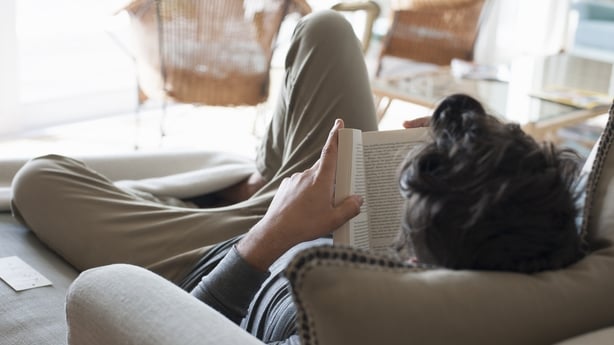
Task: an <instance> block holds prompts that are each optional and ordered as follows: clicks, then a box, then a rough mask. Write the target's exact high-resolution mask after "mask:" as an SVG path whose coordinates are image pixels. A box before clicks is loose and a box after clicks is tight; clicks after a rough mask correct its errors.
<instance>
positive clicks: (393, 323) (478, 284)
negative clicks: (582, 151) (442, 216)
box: [287, 111, 614, 345]
mask: <svg viewBox="0 0 614 345" xmlns="http://www.w3.org/2000/svg"><path fill="white" fill-rule="evenodd" d="M613 133H614V124H613V123H612V111H611V112H610V121H608V124H607V126H606V129H605V132H604V133H603V135H602V137H601V139H600V141H599V143H598V144H597V145H596V148H595V150H594V153H593V154H592V158H591V159H594V160H593V161H590V162H588V166H589V167H591V168H592V169H590V175H589V178H588V187H587V193H586V207H585V213H584V215H585V217H584V222H583V224H584V225H583V228H584V229H586V230H587V231H588V234H589V235H588V236H587V239H588V240H590V241H594V242H597V239H603V238H605V239H606V240H607V241H601V243H602V245H601V246H600V247H599V249H597V250H595V251H594V252H592V253H591V254H590V255H588V256H587V257H585V258H584V259H582V260H581V261H579V262H577V263H576V264H574V265H572V266H570V267H567V268H565V269H562V270H557V271H547V272H541V273H538V274H532V275H528V274H517V273H508V272H486V271H470V270H457V271H453V270H447V269H433V270H420V269H416V268H411V267H409V266H407V265H404V264H403V263H400V262H398V261H395V260H394V259H389V258H385V257H380V256H377V255H374V254H372V253H369V252H364V251H359V250H356V249H351V248H339V247H330V246H328V247H316V248H312V249H308V250H306V251H304V252H302V253H301V254H299V255H298V256H297V257H296V258H295V259H294V261H293V262H292V263H291V265H290V266H289V267H288V270H287V276H288V278H289V280H290V282H291V285H292V289H293V294H294V298H295V301H296V303H297V308H298V325H297V327H298V331H299V334H300V336H301V339H302V344H303V345H309V344H319V345H326V344H353V345H360V344H388V345H390V344H451V343H452V344H472V345H473V344H495V343H496V344H510V345H512V344H514V345H516V344H552V343H555V342H558V341H561V340H564V339H567V338H570V337H573V336H576V335H579V334H583V333H586V332H590V331H593V330H596V329H600V328H603V327H607V326H612V325H614V298H612V297H611V295H612V292H613V291H614V247H612V245H611V240H612V239H613V237H614V230H612V226H611V225H612V224H611V223H612V222H614V215H612V213H613V212H612V211H611V210H614V152H612V151H613V150H610V146H611V143H612V140H613ZM603 243H605V244H603Z"/></svg>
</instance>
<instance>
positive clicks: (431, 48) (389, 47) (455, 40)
mask: <svg viewBox="0 0 614 345" xmlns="http://www.w3.org/2000/svg"><path fill="white" fill-rule="evenodd" d="M485 4H486V0H413V1H410V2H409V3H408V4H405V5H403V4H398V5H397V6H398V7H399V8H397V9H393V11H392V23H391V26H390V28H389V30H388V32H387V34H386V37H385V38H384V41H383V42H382V48H381V52H380V57H379V62H380V63H379V66H378V71H377V74H378V75H379V74H380V73H382V72H383V71H382V66H381V65H382V60H383V59H384V58H385V57H386V56H394V57H398V58H402V59H409V60H413V61H418V62H427V63H433V64H437V65H449V64H450V61H451V60H452V59H453V58H459V59H464V60H472V59H473V48H474V45H475V42H476V39H477V37H478V33H479V27H480V24H481V21H482V18H483V17H484V12H485V9H486V6H485Z"/></svg>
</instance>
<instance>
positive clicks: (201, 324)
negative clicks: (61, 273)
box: [66, 264, 262, 345]
mask: <svg viewBox="0 0 614 345" xmlns="http://www.w3.org/2000/svg"><path fill="white" fill-rule="evenodd" d="M66 314H67V315H66V317H67V323H68V344H74V345H77V344H79V345H80V344H88V345H97V344H100V345H108V344H148V345H162V344H165V345H168V344H182V345H189V344H199V345H203V344H205V345H206V344H216V345H218V344H224V345H225V344H242V345H243V344H244V345H251V344H253V345H256V344H257V345H262V342H260V341H259V340H258V339H256V338H255V337H253V336H252V335H250V334H248V333H247V332H245V331H244V330H242V329H241V328H240V327H239V326H237V325H236V324H234V323H232V322H231V321H229V320H228V319H226V318H225V317H224V316H223V315H221V314H220V313H218V312H217V311H215V310H213V309H212V308H210V307H209V306H207V305H205V304H204V303H202V302H200V301H198V300H197V299H196V298H193V297H192V296H190V295H189V294H188V293H186V292H185V291H183V290H181V289H180V288H179V287H177V286H175V285H174V284H172V283H170V282H169V281H167V280H165V279H164V278H162V277H160V276H158V275H156V274H154V273H152V272H150V271H148V270H146V269H143V268H140V267H136V266H131V265H124V264H118V265H109V266H104V267H100V268H95V269H91V270H88V271H85V272H84V273H82V274H81V275H80V276H79V277H78V278H77V279H76V280H75V282H74V283H73V284H72V285H71V287H70V289H69V292H68V295H67V305H66Z"/></svg>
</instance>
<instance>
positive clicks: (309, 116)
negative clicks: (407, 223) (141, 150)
mask: <svg viewBox="0 0 614 345" xmlns="http://www.w3.org/2000/svg"><path fill="white" fill-rule="evenodd" d="M336 118H342V119H343V120H344V122H345V126H346V127H351V128H358V129H361V130H365V131H366V130H376V129H377V122H376V117H375V109H374V105H373V97H372V94H371V91H370V87H369V80H368V75H367V71H366V67H365V64H364V58H363V55H362V51H361V46H360V43H359V41H358V39H357V38H356V37H355V35H354V32H353V30H352V27H351V26H350V25H349V23H348V22H347V21H346V20H345V19H343V17H342V16H340V15H339V14H337V13H335V12H332V11H322V12H318V13H314V14H311V15H309V16H307V17H305V18H303V19H302V20H301V21H300V22H299V23H298V25H297V27H296V29H295V32H294V34H293V37H292V42H291V45H290V48H289V51H288V54H287V57H286V60H285V76H284V80H283V84H282V89H281V92H280V95H279V101H278V104H277V106H276V109H275V110H274V114H273V116H272V119H271V123H270V124H269V126H268V129H267V132H266V135H265V137H264V139H263V142H262V144H261V146H260V148H259V150H258V154H257V159H256V162H255V163H256V166H257V171H258V172H257V173H256V174H255V175H254V176H252V177H251V179H248V180H246V181H245V182H244V183H242V184H240V185H237V186H234V188H233V189H232V190H228V191H226V195H225V197H226V198H227V199H230V200H233V201H238V202H237V203H235V204H233V205H229V206H226V207H220V208H207V209H194V208H188V207H182V202H181V200H173V205H168V204H166V203H163V202H155V201H152V200H156V199H164V196H152V198H151V199H152V200H147V199H146V198H145V199H144V198H142V197H141V196H139V195H141V194H142V193H138V192H137V191H133V190H127V189H122V188H120V187H119V186H117V185H115V184H114V183H113V182H112V181H111V180H109V179H107V178H106V177H105V176H102V175H101V174H99V173H97V172H95V171H93V170H92V169H90V168H88V167H87V166H86V165H85V164H83V163H82V162H80V161H78V160H75V159H72V158H68V157H63V156H57V155H50V156H45V157H40V158H36V159H34V160H32V161H30V162H29V163H28V164H26V165H25V166H24V167H23V168H22V169H21V170H20V172H19V173H18V174H17V176H16V177H15V179H14V182H13V200H12V208H13V212H14V214H15V215H16V217H17V218H18V219H20V220H21V221H22V222H23V223H24V224H25V225H26V226H28V227H29V228H30V229H31V230H32V231H33V232H34V233H36V235H37V236H38V237H39V238H40V239H41V240H42V241H43V242H45V243H46V244H47V245H48V246H49V247H50V248H51V249H53V250H54V251H56V252H57V253H58V254H60V255H61V256H62V257H64V258H65V259H66V260H67V261H68V262H69V263H71V264H72V265H73V266H75V267H76V268H77V269H79V270H85V269H88V268H91V267H96V266H101V265H106V264H112V263H119V262H121V263H131V264H135V265H139V266H143V267H145V268H148V269H151V270H153V271H154V272H156V273H159V274H161V275H162V276H164V277H166V278H167V279H170V280H171V281H174V282H176V283H177V282H179V281H181V280H182V279H183V278H184V277H185V276H186V274H187V273H188V272H190V270H191V268H192V267H193V265H194V264H195V263H196V262H197V261H198V260H199V258H201V257H202V256H203V255H204V253H206V252H207V251H208V249H210V248H211V247H212V246H213V245H215V244H216V243H219V242H221V241H224V240H227V239H229V238H232V237H234V236H237V235H240V234H243V233H245V232H247V231H248V230H249V229H250V228H251V227H252V226H253V225H254V224H255V223H256V222H257V221H258V220H259V219H261V218H262V216H263V215H264V213H265V211H266V210H267V208H268V206H269V203H270V202H271V200H272V198H273V195H274V194H275V192H276V190H277V188H278V187H279V185H280V183H281V181H282V180H283V179H284V178H285V177H288V176H291V175H292V174H293V173H295V172H300V171H303V170H305V169H308V168H309V167H311V166H312V165H313V164H314V162H315V161H316V160H317V159H318V157H319V155H320V150H321V148H322V146H323V145H324V143H325V141H326V138H327V135H328V132H329V129H330V128H331V127H332V125H333V123H334V121H335V119H336ZM243 199H245V200H243ZM240 200H243V201H240ZM186 206H187V205H186Z"/></svg>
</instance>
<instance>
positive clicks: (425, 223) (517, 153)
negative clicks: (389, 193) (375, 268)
mask: <svg viewBox="0 0 614 345" xmlns="http://www.w3.org/2000/svg"><path fill="white" fill-rule="evenodd" d="M431 131H432V136H433V141H432V142H429V143H427V144H425V145H424V146H422V147H420V148H418V149H416V150H413V151H412V152H410V153H409V155H408V158H407V160H406V161H405V163H404V164H403V166H402V168H401V173H400V179H399V184H400V189H401V193H402V194H403V196H404V197H405V199H406V201H405V209H404V220H403V222H402V223H403V230H402V238H403V241H404V243H405V244H406V245H407V246H408V247H409V250H410V251H411V252H413V254H414V255H415V256H416V258H417V259H418V261H419V262H423V263H426V264H432V265H436V266H441V267H447V268H452V269H483V270H504V271H517V272H527V273H530V272H538V271H542V270H547V269H557V268H561V267H564V266H566V265H569V264H571V263H573V262H575V261H577V260H578V259H579V258H580V257H582V249H581V248H582V246H581V240H580V236H579V234H578V232H577V229H576V224H575V218H576V213H577V209H576V206H575V202H576V197H575V195H574V193H573V191H572V190H573V188H572V185H573V184H574V181H575V177H576V175H577V172H578V167H579V164H578V163H579V161H578V156H577V154H575V153H574V152H572V151H569V150H561V149H557V148H556V147H555V146H554V145H552V144H546V143H541V144H540V143H537V142H536V141H535V140H534V139H533V138H531V137H530V136H528V135H526V134H525V133H524V132H523V131H522V130H521V129H520V127H519V126H518V125H516V124H505V123H502V122H500V121H499V120H498V119H496V118H495V117H493V116H491V115H488V114H486V112H485V110H484V108H483V107H482V105H481V104H480V103H479V102H478V101H476V100H475V99H473V98H471V97H469V96H466V95H462V94H457V95H452V96H449V97H446V98H445V99H444V100H443V101H442V102H441V103H440V104H439V105H438V106H437V108H436V109H435V110H434V112H433V115H432V118H431Z"/></svg>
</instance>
